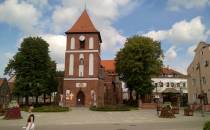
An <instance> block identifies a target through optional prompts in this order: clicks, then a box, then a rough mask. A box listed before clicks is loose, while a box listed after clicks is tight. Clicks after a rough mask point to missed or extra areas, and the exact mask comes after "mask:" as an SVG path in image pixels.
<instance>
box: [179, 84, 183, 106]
mask: <svg viewBox="0 0 210 130" xmlns="http://www.w3.org/2000/svg"><path fill="white" fill-rule="evenodd" d="M183 83H184V82H180V86H179V89H180V108H181V107H182V106H183V100H182V98H183Z"/></svg>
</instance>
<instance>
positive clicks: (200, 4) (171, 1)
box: [167, 0, 210, 11]
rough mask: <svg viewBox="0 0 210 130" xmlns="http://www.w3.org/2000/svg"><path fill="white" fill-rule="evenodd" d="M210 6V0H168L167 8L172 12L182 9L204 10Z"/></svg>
mask: <svg viewBox="0 0 210 130" xmlns="http://www.w3.org/2000/svg"><path fill="white" fill-rule="evenodd" d="M208 5H210V0H168V2H167V8H168V9H169V10H171V11H179V10H181V9H192V8H197V9H199V8H204V7H206V6H208Z"/></svg>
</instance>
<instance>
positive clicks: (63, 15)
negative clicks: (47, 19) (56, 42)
mask: <svg viewBox="0 0 210 130" xmlns="http://www.w3.org/2000/svg"><path fill="white" fill-rule="evenodd" d="M78 16H79V14H78V10H77V9H75V8H62V7H57V8H56V9H55V11H54V12H53V16H52V21H53V28H52V29H53V30H54V31H55V32H62V31H63V32H64V31H67V30H68V29H69V26H70V25H71V24H72V21H75V20H76V19H77V17H78Z"/></svg>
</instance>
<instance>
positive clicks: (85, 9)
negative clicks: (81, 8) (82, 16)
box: [85, 0, 87, 10]
mask: <svg viewBox="0 0 210 130" xmlns="http://www.w3.org/2000/svg"><path fill="white" fill-rule="evenodd" d="M86 9H87V0H85V10H86Z"/></svg>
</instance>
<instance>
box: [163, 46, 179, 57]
mask: <svg viewBox="0 0 210 130" xmlns="http://www.w3.org/2000/svg"><path fill="white" fill-rule="evenodd" d="M165 56H166V61H173V60H174V59H175V58H176V56H177V53H176V47H175V46H172V47H170V48H169V49H168V50H167V51H166V53H165Z"/></svg>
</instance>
